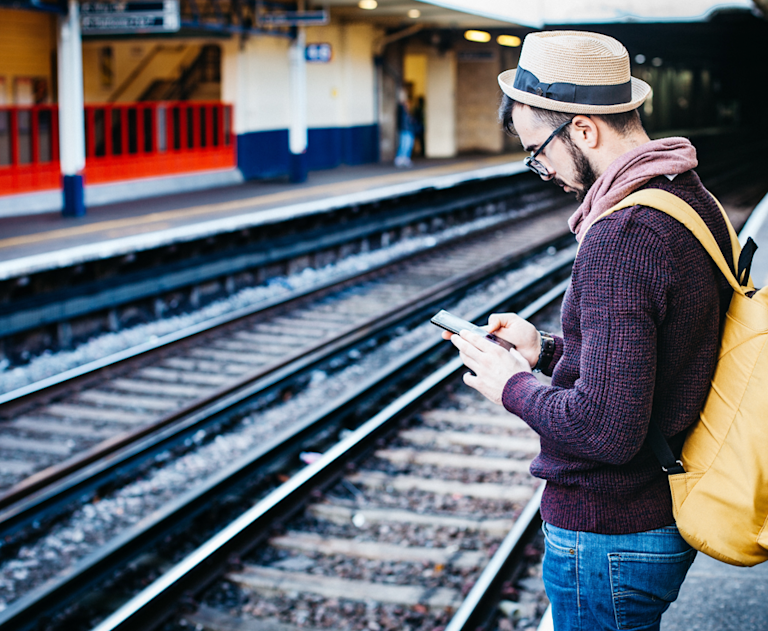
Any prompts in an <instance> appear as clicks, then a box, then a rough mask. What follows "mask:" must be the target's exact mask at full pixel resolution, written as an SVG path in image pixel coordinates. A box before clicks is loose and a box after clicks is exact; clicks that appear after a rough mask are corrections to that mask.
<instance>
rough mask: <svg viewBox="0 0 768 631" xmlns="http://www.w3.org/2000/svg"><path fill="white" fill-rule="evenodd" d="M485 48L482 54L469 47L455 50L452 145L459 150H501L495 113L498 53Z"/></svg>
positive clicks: (467, 151) (497, 99) (498, 70)
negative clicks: (454, 129)
mask: <svg viewBox="0 0 768 631" xmlns="http://www.w3.org/2000/svg"><path fill="white" fill-rule="evenodd" d="M489 52H490V54H488V55H486V56H477V55H476V54H474V51H472V50H459V51H458V52H457V56H458V60H457V64H456V85H457V86H458V89H457V90H456V121H457V124H456V149H457V151H458V152H460V153H462V152H463V153H474V152H479V153H501V152H502V151H503V150H504V133H503V132H502V130H501V126H500V125H499V123H498V117H497V110H498V107H499V99H500V98H501V90H500V89H499V87H498V82H497V77H498V74H499V72H500V71H501V67H500V63H501V62H500V55H499V54H498V51H496V50H492V51H489Z"/></svg>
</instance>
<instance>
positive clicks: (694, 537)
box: [600, 189, 768, 566]
mask: <svg viewBox="0 0 768 631" xmlns="http://www.w3.org/2000/svg"><path fill="white" fill-rule="evenodd" d="M637 204H640V205H643V206H648V207H651V208H655V209H657V210H660V211H662V212H665V213H667V214H668V215H670V216H671V217H674V218H675V219H677V220H678V221H679V222H680V223H682V224H683V225H684V226H685V227H686V228H688V230H690V231H691V232H692V233H693V236H695V237H696V238H697V239H698V240H699V241H700V242H701V245H702V246H703V247H704V249H706V251H707V252H708V253H709V255H710V256H711V257H712V259H713V260H714V262H715V264H716V265H717V267H718V268H719V269H720V271H721V272H722V273H723V274H724V275H725V278H726V279H727V280H728V282H729V283H730V285H731V287H733V298H732V299H731V303H730V306H729V308H728V313H727V315H726V319H725V324H724V326H723V330H722V337H721V339H720V352H719V355H718V360H717V366H716V368H715V374H714V376H713V378H712V385H711V388H710V391H709V394H708V395H707V399H706V402H705V404H704V408H703V409H702V411H701V413H700V414H699V420H698V421H697V422H696V423H695V424H694V425H693V427H692V428H691V429H690V430H689V433H688V436H687V437H686V439H685V444H684V445H683V451H682V456H681V461H678V462H677V463H676V462H675V460H674V456H673V455H672V452H671V450H670V448H669V445H668V444H667V442H666V440H665V439H664V437H663V436H662V435H661V430H660V429H659V428H658V427H657V426H655V424H653V423H652V424H651V429H650V431H649V438H648V442H649V444H650V445H651V447H653V449H654V452H655V453H656V455H657V457H658V458H659V459H660V460H661V461H662V465H663V468H664V470H665V471H667V472H668V473H669V486H670V488H671V490H672V502H673V508H674V514H675V519H676V521H677V527H678V528H679V530H680V534H682V536H683V538H684V539H685V540H686V541H687V542H688V543H689V544H690V545H691V546H693V547H694V548H696V549H697V550H701V551H702V552H704V553H705V554H708V555H709V556H711V557H714V558H716V559H719V560H721V561H724V562H726V563H730V564H732V565H746V566H752V565H756V564H758V563H761V562H762V561H765V560H766V559H768V288H763V289H761V290H759V291H754V285H753V284H752V280H751V279H750V278H749V267H750V264H751V255H752V254H754V250H755V249H756V246H755V245H754V243H753V242H752V243H748V245H749V247H747V245H745V247H744V250H745V256H743V257H741V250H742V248H741V246H740V245H739V241H738V238H737V236H736V232H735V231H734V229H733V226H732V225H731V223H730V221H729V220H728V217H727V215H726V214H725V211H724V210H723V208H722V206H720V204H719V203H718V206H719V207H720V210H721V212H722V213H723V217H724V218H725V222H726V224H727V226H728V230H729V232H730V236H731V245H732V247H733V256H734V269H736V270H737V272H738V275H739V277H740V278H738V279H737V278H736V277H735V276H734V274H733V272H732V271H731V267H730V266H729V265H728V263H726V260H725V258H724V257H723V253H722V252H721V250H720V248H719V247H718V245H717V241H716V240H715V238H714V237H713V236H712V233H711V232H710V231H709V229H708V228H707V226H706V224H705V223H704V221H703V220H702V218H701V217H700V216H699V214H698V213H697V212H696V211H695V210H693V208H691V207H690V206H689V205H688V204H686V203H685V202H684V201H683V200H682V199H680V198H679V197H677V196H676V195H673V194H671V193H668V192H666V191H662V190H658V189H644V190H641V191H637V192H635V193H633V194H632V195H629V196H628V197H627V198H625V199H624V200H622V201H621V202H620V203H619V204H617V205H616V206H614V207H613V208H611V209H610V210H608V211H606V212H605V213H604V214H603V215H601V217H600V218H601V219H602V218H603V217H605V216H607V215H609V214H610V213H612V212H615V211H617V210H620V209H622V208H627V207H629V206H634V205H637ZM750 241H751V239H750ZM740 258H742V259H743V260H741V261H740V260H739V259H740ZM747 259H748V261H747ZM744 268H746V273H743V272H742V270H743V269H744ZM742 283H744V285H742ZM662 454H663V455H662Z"/></svg>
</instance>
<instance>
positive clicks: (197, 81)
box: [139, 44, 221, 101]
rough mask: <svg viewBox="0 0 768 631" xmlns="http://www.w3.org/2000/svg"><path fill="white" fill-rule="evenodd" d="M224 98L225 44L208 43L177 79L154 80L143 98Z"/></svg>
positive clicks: (169, 99)
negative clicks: (222, 95) (222, 63)
mask: <svg viewBox="0 0 768 631" xmlns="http://www.w3.org/2000/svg"><path fill="white" fill-rule="evenodd" d="M220 98H221V48H219V47H218V46H217V45H215V44H208V45H206V46H203V48H202V49H201V51H200V54H199V55H198V56H197V57H196V58H195V60H194V61H193V62H192V64H190V66H189V67H187V68H186V69H183V70H182V72H181V74H180V75H179V77H178V78H177V79H174V80H168V79H158V80H157V81H154V82H153V83H152V84H151V85H150V86H149V87H148V88H147V89H146V90H145V91H144V93H143V94H142V95H141V96H140V97H139V101H188V100H197V101H216V100H219V99H220Z"/></svg>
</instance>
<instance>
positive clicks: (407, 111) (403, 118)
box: [395, 88, 416, 167]
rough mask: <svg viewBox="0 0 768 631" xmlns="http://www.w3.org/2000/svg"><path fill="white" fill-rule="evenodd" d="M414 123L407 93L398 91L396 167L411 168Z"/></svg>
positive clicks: (403, 89)
mask: <svg viewBox="0 0 768 631" xmlns="http://www.w3.org/2000/svg"><path fill="white" fill-rule="evenodd" d="M415 126H416V124H415V121H414V119H413V115H412V114H411V104H410V102H409V101H408V92H407V91H406V90H405V88H401V89H400V93H399V98H398V103H397V128H398V147H397V155H396V156H395V166H396V167H410V166H411V152H412V151H413V141H414V130H415Z"/></svg>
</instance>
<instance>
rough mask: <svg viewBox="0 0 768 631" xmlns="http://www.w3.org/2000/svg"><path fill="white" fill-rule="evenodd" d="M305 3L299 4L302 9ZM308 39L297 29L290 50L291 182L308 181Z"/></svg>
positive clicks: (300, 29)
mask: <svg viewBox="0 0 768 631" xmlns="http://www.w3.org/2000/svg"><path fill="white" fill-rule="evenodd" d="M302 5H303V3H300V4H299V7H300V8H301V7H302ZM306 48H307V37H306V33H305V32H304V28H303V27H298V28H297V29H296V39H294V41H293V43H292V44H291V48H290V50H289V53H288V54H289V58H290V62H291V84H290V85H291V122H290V126H289V128H288V147H289V149H290V152H291V172H290V178H291V182H304V181H305V180H306V179H307V144H308V135H307V60H306Z"/></svg>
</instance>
